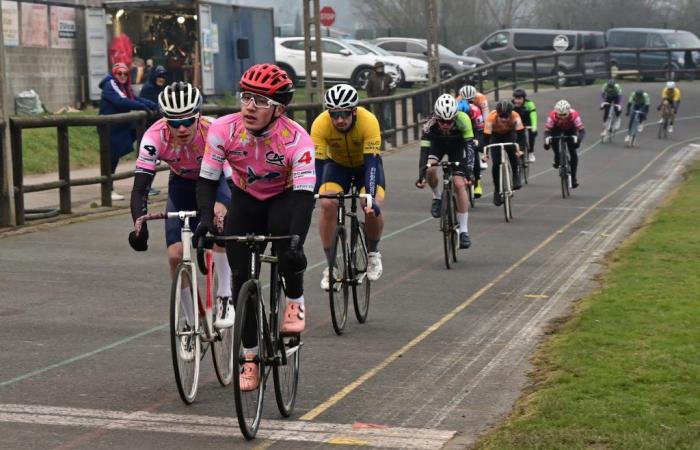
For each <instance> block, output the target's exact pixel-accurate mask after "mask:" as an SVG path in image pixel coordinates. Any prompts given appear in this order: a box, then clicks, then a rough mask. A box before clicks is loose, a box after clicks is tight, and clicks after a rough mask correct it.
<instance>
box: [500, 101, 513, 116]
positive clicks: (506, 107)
mask: <svg viewBox="0 0 700 450" xmlns="http://www.w3.org/2000/svg"><path fill="white" fill-rule="evenodd" d="M512 112H513V104H512V103H511V102H510V101H508V100H501V101H499V102H498V103H496V113H498V115H499V116H501V117H508V116H510V114H511V113H512Z"/></svg>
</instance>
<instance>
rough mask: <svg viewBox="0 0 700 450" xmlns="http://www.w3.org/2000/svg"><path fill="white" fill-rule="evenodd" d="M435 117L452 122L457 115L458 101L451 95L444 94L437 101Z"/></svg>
mask: <svg viewBox="0 0 700 450" xmlns="http://www.w3.org/2000/svg"><path fill="white" fill-rule="evenodd" d="M435 115H436V116H437V118H438V119H442V120H452V119H454V117H455V116H456V115H457V101H456V100H455V98H454V97H453V96H451V95H450V94H442V95H441V96H440V97H438V99H437V100H436V101H435Z"/></svg>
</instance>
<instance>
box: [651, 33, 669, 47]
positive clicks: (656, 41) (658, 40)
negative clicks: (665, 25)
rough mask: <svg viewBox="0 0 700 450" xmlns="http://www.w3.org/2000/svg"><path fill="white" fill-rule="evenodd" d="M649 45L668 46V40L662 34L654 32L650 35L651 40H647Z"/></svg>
mask: <svg viewBox="0 0 700 450" xmlns="http://www.w3.org/2000/svg"><path fill="white" fill-rule="evenodd" d="M647 47H649V48H666V41H664V38H662V37H661V36H660V35H658V34H656V33H652V34H650V35H649V40H648V41H647Z"/></svg>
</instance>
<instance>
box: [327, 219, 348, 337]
mask: <svg viewBox="0 0 700 450" xmlns="http://www.w3.org/2000/svg"><path fill="white" fill-rule="evenodd" d="M331 263H332V264H331V266H332V267H329V269H328V287H329V289H328V299H329V301H330V306H331V322H332V323H333V330H335V333H336V334H343V330H344V329H345V323H346V322H347V320H348V297H349V295H350V290H349V286H348V246H347V238H346V236H345V228H343V227H338V228H337V229H336V230H335V236H334V237H333V245H332V246H331Z"/></svg>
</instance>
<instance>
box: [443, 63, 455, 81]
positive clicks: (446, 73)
mask: <svg viewBox="0 0 700 450" xmlns="http://www.w3.org/2000/svg"><path fill="white" fill-rule="evenodd" d="M455 73H457V72H455V70H454V69H453V68H452V67H450V66H440V79H441V80H446V79H448V78H452V77H453V76H454V75H455Z"/></svg>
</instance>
